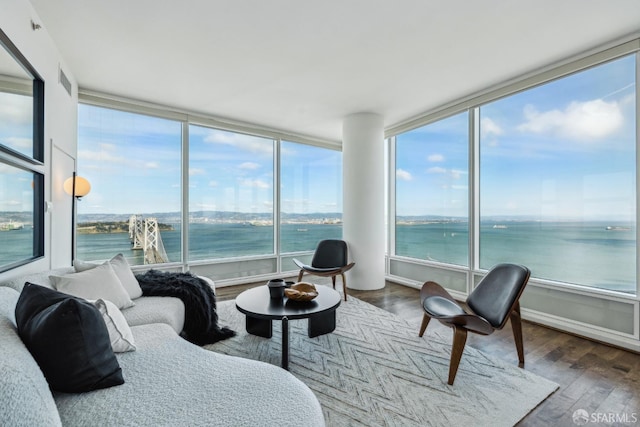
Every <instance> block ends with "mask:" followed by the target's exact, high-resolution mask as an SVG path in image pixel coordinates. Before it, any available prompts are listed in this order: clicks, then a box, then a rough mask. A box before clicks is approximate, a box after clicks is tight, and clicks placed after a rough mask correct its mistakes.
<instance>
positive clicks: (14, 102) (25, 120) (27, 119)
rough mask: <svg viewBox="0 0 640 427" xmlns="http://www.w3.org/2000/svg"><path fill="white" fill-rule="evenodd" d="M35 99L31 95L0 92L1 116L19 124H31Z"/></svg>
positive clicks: (5, 119)
mask: <svg viewBox="0 0 640 427" xmlns="http://www.w3.org/2000/svg"><path fill="white" fill-rule="evenodd" d="M32 115H33V99H32V98H31V97H29V96H21V95H15V94H12V93H8V92H0V117H2V118H3V120H4V121H6V122H9V123H12V124H18V125H28V124H31V117H32Z"/></svg>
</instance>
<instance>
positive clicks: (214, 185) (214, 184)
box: [209, 181, 218, 187]
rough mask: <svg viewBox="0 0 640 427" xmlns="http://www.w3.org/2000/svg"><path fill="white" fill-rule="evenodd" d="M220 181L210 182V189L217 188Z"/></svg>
mask: <svg viewBox="0 0 640 427" xmlns="http://www.w3.org/2000/svg"><path fill="white" fill-rule="evenodd" d="M217 186H218V181H209V187H217Z"/></svg>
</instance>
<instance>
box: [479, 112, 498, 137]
mask: <svg viewBox="0 0 640 427" xmlns="http://www.w3.org/2000/svg"><path fill="white" fill-rule="evenodd" d="M480 132H481V136H482V137H489V136H500V135H502V134H504V130H503V129H502V128H501V127H500V126H499V125H498V124H497V123H496V122H494V121H493V120H491V119H490V118H489V117H485V118H483V119H481V120H480Z"/></svg>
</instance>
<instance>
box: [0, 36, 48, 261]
mask: <svg viewBox="0 0 640 427" xmlns="http://www.w3.org/2000/svg"><path fill="white" fill-rule="evenodd" d="M0 49H5V50H6V51H7V53H8V54H9V55H10V56H11V57H13V59H14V60H15V61H16V62H17V63H18V65H20V66H21V67H22V68H23V69H24V71H25V73H26V74H28V75H29V76H30V77H31V78H32V88H31V89H32V90H31V96H32V98H33V101H32V102H33V107H32V141H33V142H32V144H33V145H32V155H31V156H28V155H26V154H24V153H21V152H18V151H16V150H14V149H12V148H11V147H8V146H5V145H3V144H0V162H2V163H4V164H6V165H8V166H10V167H14V168H17V169H21V170H23V171H25V172H30V173H32V174H33V216H32V220H33V240H32V256H30V257H26V258H23V259H17V260H16V261H14V262H10V263H8V264H4V265H0V273H2V272H5V271H8V270H11V269H14V268H17V267H20V266H22V265H25V264H29V263H31V262H34V261H36V260H38V259H41V258H44V256H45V198H44V195H45V168H44V157H45V150H44V80H43V79H42V77H41V76H40V74H38V72H37V71H36V69H35V68H34V67H33V66H32V65H31V63H30V62H29V61H28V60H27V58H26V57H25V56H24V55H23V54H22V52H20V50H19V49H18V48H17V46H16V45H15V44H13V42H12V41H11V39H10V38H9V37H8V36H7V34H6V33H5V32H4V31H2V29H0ZM25 87H26V85H25Z"/></svg>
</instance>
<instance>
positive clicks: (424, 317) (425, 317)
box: [418, 313, 431, 337]
mask: <svg viewBox="0 0 640 427" xmlns="http://www.w3.org/2000/svg"><path fill="white" fill-rule="evenodd" d="M430 320H431V316H429V315H428V314H427V313H424V314H423V315H422V325H420V333H419V334H418V336H419V337H421V336H423V335H424V331H426V330H427V326H428V325H429V321H430Z"/></svg>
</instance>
